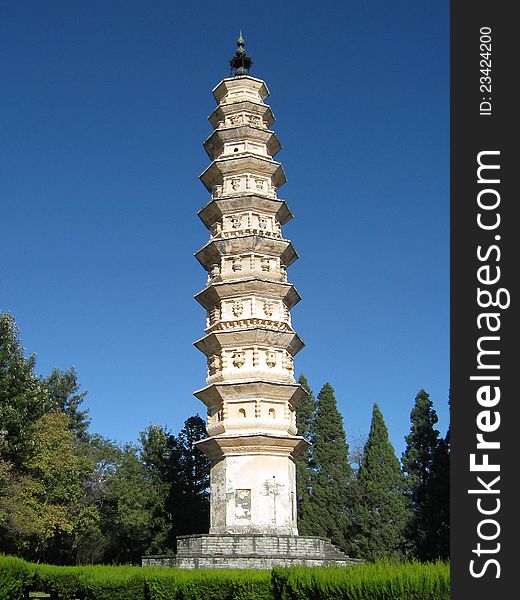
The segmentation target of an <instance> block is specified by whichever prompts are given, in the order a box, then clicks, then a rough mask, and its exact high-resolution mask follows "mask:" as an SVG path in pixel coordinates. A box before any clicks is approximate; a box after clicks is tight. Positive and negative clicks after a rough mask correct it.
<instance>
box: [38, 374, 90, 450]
mask: <svg viewBox="0 0 520 600" xmlns="http://www.w3.org/2000/svg"><path fill="white" fill-rule="evenodd" d="M42 383H43V385H44V386H45V387H46V389H47V390H48V393H49V399H50V408H51V410H54V411H56V412H62V413H65V414H66V415H67V417H68V418H69V423H70V425H69V426H70V429H71V431H72V432H73V433H74V435H75V436H76V438H78V439H79V440H83V441H85V440H86V438H87V429H88V427H89V425H90V419H89V418H88V410H80V405H81V403H82V402H83V400H84V398H85V396H86V395H87V392H86V391H83V392H79V389H80V384H79V383H78V376H77V373H76V369H75V368H74V367H71V368H70V369H67V370H66V371H60V370H59V369H53V370H52V373H51V374H50V375H49V376H48V377H46V378H44V379H43V381H42Z"/></svg>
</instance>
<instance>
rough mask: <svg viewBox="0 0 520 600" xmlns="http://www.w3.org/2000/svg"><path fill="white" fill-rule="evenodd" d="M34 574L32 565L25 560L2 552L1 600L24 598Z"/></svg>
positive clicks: (0, 560)
mask: <svg viewBox="0 0 520 600" xmlns="http://www.w3.org/2000/svg"><path fill="white" fill-rule="evenodd" d="M33 576H34V572H33V570H32V569H31V566H30V565H29V564H28V563H26V562H25V561H24V560H21V559H20V558H15V557H14V556H3V555H1V554H0V600H18V599H20V600H23V597H24V593H25V591H26V590H28V589H29V587H30V585H31V583H32V580H33Z"/></svg>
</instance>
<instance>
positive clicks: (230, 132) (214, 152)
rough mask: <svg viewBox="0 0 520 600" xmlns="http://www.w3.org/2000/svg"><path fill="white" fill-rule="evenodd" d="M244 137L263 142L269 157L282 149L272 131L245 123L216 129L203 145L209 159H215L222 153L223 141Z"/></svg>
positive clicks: (237, 139) (239, 139) (238, 139)
mask: <svg viewBox="0 0 520 600" xmlns="http://www.w3.org/2000/svg"><path fill="white" fill-rule="evenodd" d="M244 138H246V139H248V140H252V141H254V142H259V143H262V144H265V146H266V148H267V152H268V154H269V157H272V156H274V155H275V154H276V153H278V152H279V151H280V150H281V149H282V145H281V144H280V141H279V139H278V137H277V136H276V133H275V132H274V131H271V130H270V129H264V128H261V127H254V126H252V125H247V124H245V125H240V126H239V127H222V128H220V129H216V130H215V131H214V132H213V133H212V134H211V135H210V136H209V137H208V138H207V140H206V141H205V142H204V144H203V146H204V150H206V153H207V154H208V156H209V157H210V158H211V160H216V159H217V158H218V157H219V156H220V155H221V154H222V152H223V150H224V144H225V143H229V142H234V141H237V142H240V141H242V140H243V139H244ZM231 156H233V155H231Z"/></svg>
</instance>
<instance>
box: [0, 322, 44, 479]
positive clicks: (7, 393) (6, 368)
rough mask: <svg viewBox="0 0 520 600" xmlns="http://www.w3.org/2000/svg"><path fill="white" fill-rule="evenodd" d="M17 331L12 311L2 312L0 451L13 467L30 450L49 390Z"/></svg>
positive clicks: (0, 344) (0, 338)
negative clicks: (35, 425) (30, 441)
mask: <svg viewBox="0 0 520 600" xmlns="http://www.w3.org/2000/svg"><path fill="white" fill-rule="evenodd" d="M19 334H20V330H19V329H18V327H17V326H16V323H15V321H14V318H13V317H12V315H10V314H8V313H4V314H1V315H0V441H1V443H0V452H1V456H2V457H3V459H4V460H5V461H7V462H9V463H10V464H11V465H12V466H13V468H15V469H19V468H20V467H21V465H22V463H23V462H24V460H25V459H26V458H27V456H28V454H29V453H30V443H29V440H30V439H31V434H32V431H33V428H34V424H35V422H36V421H37V420H38V419H39V418H40V417H41V416H42V415H43V414H45V412H47V410H48V408H49V395H48V392H47V390H46V388H45V386H44V385H43V384H42V382H41V380H40V378H39V377H37V376H36V375H35V373H34V367H35V363H36V356H35V355H34V354H31V355H30V356H29V357H26V356H25V354H24V348H23V347H22V345H21V342H20V338H19Z"/></svg>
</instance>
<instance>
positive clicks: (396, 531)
mask: <svg viewBox="0 0 520 600" xmlns="http://www.w3.org/2000/svg"><path fill="white" fill-rule="evenodd" d="M350 497H351V499H352V504H351V511H352V516H351V518H352V526H351V529H350V532H351V539H350V548H351V550H350V551H351V552H352V554H353V555H354V556H357V557H359V558H364V559H367V560H376V559H378V558H383V557H386V558H390V559H402V558H403V556H404V547H405V541H406V540H405V528H406V525H407V524H408V521H409V519H410V511H409V507H408V502H407V498H406V496H405V488H404V479H403V475H402V472H401V466H400V464H399V460H398V459H397V457H396V455H395V451H394V448H393V446H392V444H391V443H390V440H389V439H388V429H387V427H386V424H385V421H384V419H383V415H382V414H381V411H380V410H379V407H378V405H377V404H374V408H373V411H372V423H371V426H370V433H369V435H368V439H367V441H366V444H365V447H364V450H363V457H362V459H361V463H360V467H359V473H358V477H357V480H356V481H355V482H354V483H353V484H352V486H351V490H350Z"/></svg>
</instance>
